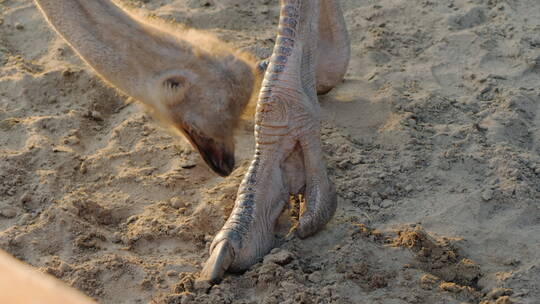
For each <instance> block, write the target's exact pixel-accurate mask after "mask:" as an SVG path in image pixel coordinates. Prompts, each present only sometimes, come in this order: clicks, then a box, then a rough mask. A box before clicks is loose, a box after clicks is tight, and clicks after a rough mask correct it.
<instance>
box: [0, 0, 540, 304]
mask: <svg viewBox="0 0 540 304" xmlns="http://www.w3.org/2000/svg"><path fill="white" fill-rule="evenodd" d="M124 3H125V4H127V5H131V6H133V7H134V8H135V9H138V10H139V11H140V12H141V13H143V14H145V15H149V16H156V17H160V18H163V19H166V20H172V21H175V22H179V23H183V24H186V25H188V26H191V27H195V28H200V29H205V30H208V31H210V32H212V33H214V34H216V35H217V36H219V37H220V38H221V39H223V40H225V41H227V42H230V43H232V44H234V45H236V46H238V47H240V48H244V49H247V50H250V51H252V52H254V53H255V55H257V56H261V57H262V56H265V55H267V54H269V52H270V50H271V47H272V45H273V41H274V37H275V31H276V29H275V27H276V23H277V16H278V9H277V1H268V0H264V1H263V0H257V1H253V0H221V1H218V0H208V1H200V0H156V1H149V0H146V1H139V0H130V1H124ZM342 3H343V7H344V11H345V16H346V19H347V24H348V27H349V30H350V35H351V39H352V60H351V63H350V67H349V70H348V73H347V75H346V79H345V80H344V82H343V84H341V85H339V86H338V87H337V88H336V89H335V90H333V91H332V92H331V93H330V94H328V95H327V96H323V97H321V98H320V102H321V104H322V107H323V111H324V124H323V135H322V137H323V142H324V147H323V148H324V153H325V157H326V160H327V163H328V171H329V173H330V176H331V178H332V179H333V180H334V181H335V183H336V187H337V189H338V194H339V201H338V203H339V207H338V212H337V214H336V216H335V217H334V218H333V220H332V221H331V222H330V223H329V224H328V225H327V227H326V228H325V229H324V230H323V231H321V232H320V233H318V234H317V235H315V236H314V237H311V238H308V239H306V240H299V239H296V238H285V239H283V241H282V243H281V245H280V246H279V247H278V248H277V249H275V250H274V251H273V252H272V253H271V254H270V255H269V256H267V258H265V260H264V261H263V262H261V263H258V264H256V265H255V266H253V267H252V268H251V269H250V270H249V271H247V272H246V273H244V274H236V275H227V277H226V278H225V280H224V281H223V283H222V284H221V285H218V286H214V287H212V288H211V289H209V290H207V289H197V288H195V287H194V284H193V279H194V278H195V277H196V275H197V272H198V271H199V270H200V269H201V264H202V263H203V262H204V261H205V259H206V258H207V257H208V246H209V243H210V241H211V240H212V237H213V235H214V234H215V233H216V232H217V231H218V230H219V228H220V227H221V225H222V224H223V223H224V221H225V219H226V218H227V216H228V213H229V212H230V210H231V208H232V204H233V202H234V198H235V195H236V189H237V187H238V184H239V182H240V180H241V177H242V174H243V173H244V172H245V171H246V169H247V164H248V161H249V159H250V153H251V152H252V150H253V140H252V124H251V123H250V122H249V121H248V122H245V123H244V124H243V126H242V127H241V128H240V130H239V132H238V135H237V140H238V144H237V145H238V151H237V169H236V171H235V172H234V173H233V174H232V175H231V176H230V177H227V178H221V177H217V176H216V175H215V174H213V173H212V172H211V171H210V170H209V169H208V168H207V167H206V166H205V165H204V163H203V161H202V160H201V159H200V157H199V156H198V154H197V153H195V152H194V151H193V149H192V148H191V147H190V146H189V144H188V143H187V142H186V141H185V140H183V139H179V138H176V137H174V136H171V135H170V133H168V132H167V130H166V129H165V128H163V127H161V126H160V125H159V123H157V122H156V121H154V120H153V119H151V118H150V117H149V116H148V115H147V114H145V113H144V111H143V109H142V107H141V106H139V105H138V103H137V102H136V101H134V100H131V99H129V98H126V97H125V96H122V95H121V94H119V93H117V92H116V91H115V89H113V88H110V87H108V86H107V85H105V84H103V82H102V81H100V79H99V78H98V77H97V76H96V75H95V73H94V72H93V71H92V70H91V69H90V68H89V67H88V66H86V65H85V64H84V63H83V62H82V61H81V60H80V59H79V58H78V57H77V56H76V55H75V54H74V52H73V51H72V50H71V49H70V48H69V47H68V45H67V44H66V43H65V42H64V41H63V40H62V39H60V38H59V37H58V36H57V35H56V34H55V33H54V32H53V31H52V30H51V29H49V27H48V26H47V24H46V23H45V21H44V19H43V17H42V16H41V14H40V13H39V12H38V11H37V9H36V7H35V5H34V4H33V3H32V1H30V0H0V248H1V249H4V250H6V251H8V252H9V253H11V254H12V255H14V256H16V257H17V258H19V259H21V260H23V261H25V262H27V263H29V264H31V265H33V266H35V267H38V268H39V269H40V270H41V271H43V272H45V273H49V274H52V275H54V276H56V277H57V278H60V279H61V280H63V281H65V282H66V283H68V284H69V285H71V286H73V287H75V288H77V289H79V290H81V291H82V292H83V293H85V294H87V295H89V296H90V297H92V298H94V299H96V300H98V301H99V302H101V303H384V304H394V303H396V304H397V303H484V304H486V303H498V304H501V303H531V304H532V303H540V209H539V206H540V156H539V154H540V87H539V84H540V2H538V1H537V0H506V1H504V0H469V1H465V0H455V1H454V0H452V1H425V0H421V1H420V0H411V1H398V0H381V1H370V0H344V1H342ZM210 89H211V88H210ZM284 216H285V215H284Z"/></svg>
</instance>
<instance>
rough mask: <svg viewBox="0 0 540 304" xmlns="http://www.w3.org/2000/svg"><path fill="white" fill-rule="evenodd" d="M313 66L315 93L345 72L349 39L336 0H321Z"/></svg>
mask: <svg viewBox="0 0 540 304" xmlns="http://www.w3.org/2000/svg"><path fill="white" fill-rule="evenodd" d="M320 5H321V6H320V7H321V9H320V17H319V33H318V46H317V65H316V67H315V73H316V76H315V78H316V81H317V85H316V88H317V94H319V95H324V94H326V93H328V92H330V90H332V89H333V88H334V87H335V86H336V85H338V84H339V83H340V82H341V81H342V80H343V77H344V76H345V72H347V67H348V66H349V60H350V58H351V42H350V40H349V33H348V32H347V26H346V24H345V18H344V17H343V13H342V11H341V7H340V5H339V0H321V1H320ZM269 63H270V60H269V59H264V60H261V61H260V62H259V64H258V70H259V71H263V72H264V71H265V70H266V69H267V68H268V64H269Z"/></svg>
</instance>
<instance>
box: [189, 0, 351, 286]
mask: <svg viewBox="0 0 540 304" xmlns="http://www.w3.org/2000/svg"><path fill="white" fill-rule="evenodd" d="M320 1H325V0H281V14H280V21H279V33H278V37H277V39H276V45H275V47H274V51H273V54H272V56H271V58H270V60H269V62H270V63H269V66H268V68H267V69H266V74H265V78H264V80H263V83H262V87H261V91H260V94H259V99H258V102H257V109H256V114H255V139H256V148H255V156H254V158H253V160H252V162H251V165H250V167H249V170H248V172H247V173H246V175H245V177H244V179H243V181H242V183H241V185H240V188H239V190H238V195H237V199H236V202H235V206H234V209H233V211H232V213H231V215H230V217H229V219H228V220H227V222H226V223H225V225H224V227H223V228H222V229H221V231H220V232H219V233H218V234H217V235H216V236H215V238H214V240H213V242H212V245H211V247H210V258H209V259H208V260H207V262H206V264H205V265H204V267H203V270H202V272H201V275H200V278H199V280H200V281H206V282H209V283H212V284H213V283H218V282H219V281H220V280H221V278H222V277H223V275H224V273H225V271H233V272H234V271H243V270H246V269H248V268H249V267H250V266H251V265H253V264H254V263H256V262H258V261H259V260H260V259H261V258H262V257H263V256H264V255H265V254H266V253H268V251H270V250H271V249H272V247H274V245H275V239H274V224H275V221H276V219H277V217H278V216H279V214H280V213H281V211H282V209H283V206H284V205H285V203H286V201H287V200H288V195H289V193H298V192H300V191H303V193H304V195H305V198H306V206H305V208H303V209H305V211H304V212H303V213H302V214H301V216H300V223H299V226H298V228H297V230H296V234H297V235H298V236H299V237H301V238H304V237H307V236H310V235H312V234H313V233H315V232H317V231H318V230H319V229H321V228H322V227H323V226H324V225H325V224H326V223H327V222H328V221H329V220H330V218H331V217H332V215H333V214H334V212H335V209H336V193H335V190H334V186H333V184H332V182H331V181H330V180H329V178H328V176H327V174H326V168H325V164H324V161H323V159H322V150H321V139H320V107H319V103H318V100H317V91H316V66H317V57H318V51H317V45H318V40H319V39H318V37H319V33H318V32H319V20H320V18H319V15H320V10H321V5H320ZM339 13H340V12H339ZM347 61H348V58H347ZM343 73H344V72H343Z"/></svg>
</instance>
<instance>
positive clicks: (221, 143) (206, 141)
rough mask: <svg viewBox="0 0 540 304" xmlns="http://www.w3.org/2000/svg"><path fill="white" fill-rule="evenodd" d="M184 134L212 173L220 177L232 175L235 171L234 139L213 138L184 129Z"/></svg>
mask: <svg viewBox="0 0 540 304" xmlns="http://www.w3.org/2000/svg"><path fill="white" fill-rule="evenodd" d="M184 133H185V134H186V137H187V138H188V140H189V141H190V142H191V144H192V145H193V146H194V147H195V148H196V149H197V151H199V154H200V155H201V156H202V158H203V160H204V161H205V162H206V164H207V165H208V166H209V167H210V169H212V171H214V172H216V173H217V174H219V175H220V176H228V175H229V174H231V172H232V171H233V169H234V142H233V139H232V138H231V139H221V138H220V139H216V138H211V137H209V136H206V135H205V134H204V133H202V132H198V131H197V130H194V129H190V130H186V129H184Z"/></svg>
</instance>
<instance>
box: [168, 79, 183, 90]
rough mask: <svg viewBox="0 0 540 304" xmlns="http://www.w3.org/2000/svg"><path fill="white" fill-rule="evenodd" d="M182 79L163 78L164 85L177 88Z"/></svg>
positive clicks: (180, 84)
mask: <svg viewBox="0 0 540 304" xmlns="http://www.w3.org/2000/svg"><path fill="white" fill-rule="evenodd" d="M182 82H183V79H181V78H180V77H171V78H169V79H167V80H165V86H166V87H168V88H170V89H174V90H176V89H178V88H180V86H182Z"/></svg>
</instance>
